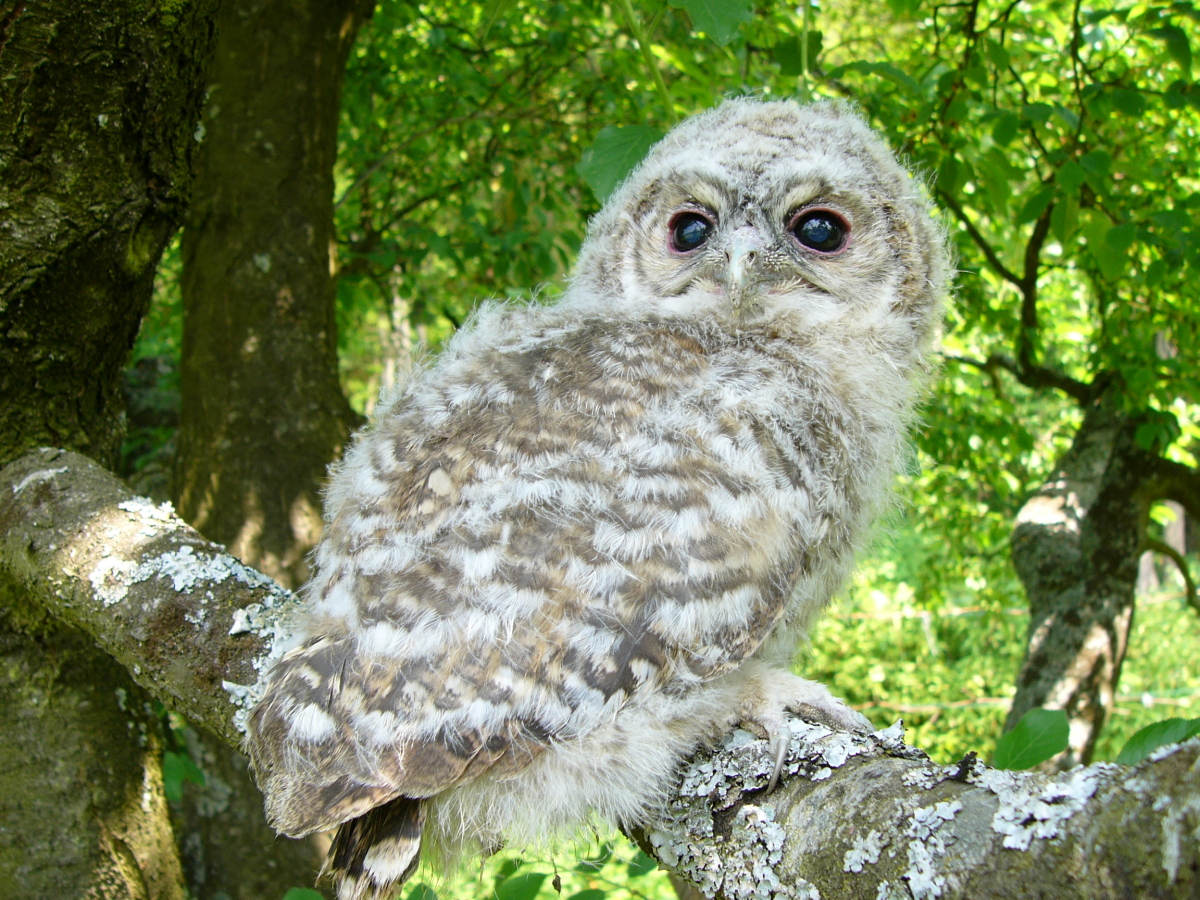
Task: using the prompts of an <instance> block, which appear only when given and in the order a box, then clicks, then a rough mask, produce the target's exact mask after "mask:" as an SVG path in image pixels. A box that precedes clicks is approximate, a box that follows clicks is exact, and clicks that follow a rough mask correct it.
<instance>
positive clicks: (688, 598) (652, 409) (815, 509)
mask: <svg viewBox="0 0 1200 900" xmlns="http://www.w3.org/2000/svg"><path fill="white" fill-rule="evenodd" d="M946 271H947V263H946V258H945V253H944V250H943V245H942V239H941V235H940V233H939V231H938V229H937V228H936V227H935V225H934V224H933V222H932V221H931V219H930V217H929V208H928V204H927V201H926V200H925V199H924V197H923V195H922V192H921V187H920V185H919V184H918V183H917V182H916V181H914V179H913V178H912V177H910V176H909V175H908V173H906V172H905V171H904V169H903V168H901V166H900V165H899V164H898V163H897V162H896V160H895V159H894V157H893V156H892V155H891V153H890V152H889V151H888V149H887V148H886V146H885V145H884V144H883V143H882V141H880V140H879V138H877V137H876V136H875V135H874V134H872V132H871V131H870V130H869V129H868V128H867V127H866V126H865V125H864V124H863V122H862V121H861V120H860V119H859V118H858V117H857V116H856V115H855V114H854V113H853V112H852V111H850V110H849V109H847V108H846V107H844V106H839V105H816V106H808V107H802V106H798V105H796V104H793V103H762V102H756V101H752V100H733V101H729V102H726V103H724V104H723V105H721V106H720V107H719V108H717V109H715V110H712V111H710V112H707V113H705V114H703V115H700V116H697V117H695V118H693V119H690V120H688V121H686V122H684V123H683V124H682V125H680V126H679V127H678V128H676V129H675V130H674V131H672V132H671V133H670V134H669V135H668V136H667V137H666V138H665V139H664V140H663V141H662V142H661V143H660V144H659V145H658V146H657V147H655V148H654V150H653V151H652V152H651V154H650V156H649V157H648V159H647V160H646V161H645V162H644V163H643V164H642V165H641V166H640V167H639V168H638V169H637V170H636V171H635V172H634V173H633V174H632V175H631V176H630V178H629V179H628V181H627V182H626V183H625V184H624V186H623V187H622V188H621V189H620V190H619V191H618V192H617V193H616V194H615V195H614V196H613V197H612V199H611V200H610V201H609V202H608V204H607V205H606V206H605V208H604V209H603V210H602V211H601V212H600V214H599V215H598V216H597V217H596V218H595V220H594V221H593V222H592V224H591V228H590V231H589V236H588V239H587V241H586V242H585V244H584V247H583V249H582V251H581V256H580V260H579V264H578V269H577V273H576V275H575V277H574V280H573V281H572V283H571V286H570V288H569V290H568V291H567V292H566V294H565V296H564V297H563V298H562V300H561V302H559V303H557V304H556V305H554V306H552V307H536V306H526V307H520V308H510V307H502V306H497V305H492V306H485V307H484V308H482V309H481V310H480V311H479V312H478V313H477V314H476V315H475V317H474V319H473V321H472V322H471V324H470V325H468V326H467V327H466V328H464V329H463V331H462V332H461V333H460V334H459V335H457V336H456V337H455V338H454V339H453V340H452V341H451V342H450V344H449V346H448V348H447V349H446V351H445V352H444V353H443V354H442V355H441V356H440V357H439V358H438V360H437V361H436V363H435V364H433V365H432V366H430V367H427V368H424V369H422V370H419V371H417V372H416V373H415V374H413V375H412V376H411V378H410V379H409V380H408V382H407V383H406V384H405V385H404V386H403V387H402V388H401V389H400V390H399V391H397V392H396V393H395V395H394V396H393V397H392V398H391V400H390V401H389V402H388V403H387V404H386V405H384V407H383V408H382V409H381V410H380V412H379V413H378V415H377V416H376V419H375V421H374V423H373V424H372V425H371V426H370V427H369V428H368V429H367V430H366V431H365V432H364V433H362V434H361V435H359V437H358V439H357V440H356V442H355V443H354V445H353V447H352V448H351V449H350V450H349V452H348V453H347V455H346V459H345V461H344V463H343V464H342V465H341V466H340V467H339V468H338V469H337V471H336V472H335V474H334V477H333V479H332V485H331V487H330V490H329V496H328V504H327V506H328V509H327V514H328V517H329V522H328V528H327V530H326V532H325V536H324V538H323V540H322V542H321V544H320V547H319V548H318V550H317V554H316V563H317V574H316V576H315V577H314V578H313V580H312V582H311V584H310V586H309V588H308V589H307V604H308V610H309V613H310V619H309V623H308V626H307V631H306V633H305V637H304V638H303V640H302V641H301V642H300V643H299V645H298V646H296V647H295V649H293V650H292V651H291V652H289V653H288V654H287V655H286V656H284V657H283V659H282V660H281V661H280V662H279V663H278V664H277V665H276V666H275V668H274V670H273V671H272V673H271V676H270V680H269V685H268V688H267V690H266V693H265V695H264V696H263V698H262V700H261V702H259V704H258V705H257V706H256V707H255V709H254V710H253V713H252V715H251V717H250V723H249V736H248V747H249V751H250V754H251V756H252V759H253V762H254V766H255V769H256V771H257V775H258V780H259V784H260V785H261V787H262V788H263V790H264V792H265V794H266V797H267V811H268V814H269V816H270V819H271V821H272V822H273V823H274V825H275V827H276V828H277V829H279V830H280V831H282V832H284V833H285V834H289V835H293V836H300V835H305V834H308V833H310V832H313V831H318V830H323V829H333V828H336V829H337V836H336V838H335V840H334V843H333V847H332V849H331V851H330V860H329V863H328V866H329V868H330V869H331V870H332V872H333V875H334V878H335V881H336V882H337V885H338V888H337V890H338V896H339V897H340V898H343V900H352V898H353V900H358V898H384V897H388V896H391V894H392V893H393V891H394V890H395V888H396V887H397V886H398V885H399V884H401V883H403V881H404V880H405V879H406V878H407V877H408V876H409V875H410V874H411V873H412V872H413V870H414V868H415V866H416V864H417V860H418V853H419V850H420V848H421V847H422V845H424V846H425V847H426V848H427V849H428V850H430V851H432V852H433V853H434V855H437V856H441V857H443V858H446V857H449V858H451V859H452V858H454V857H455V856H456V855H457V854H459V853H461V852H463V851H469V850H472V849H482V850H484V851H487V850H491V849H494V848H496V847H498V846H500V845H501V844H502V843H503V842H505V841H515V842H521V843H527V842H532V841H539V840H543V839H546V838H547V837H549V836H553V835H555V834H562V833H564V832H570V831H572V830H574V829H576V828H578V827H579V825H580V824H581V823H582V822H583V821H584V820H586V818H587V817H588V816H589V814H592V813H595V814H598V815H599V816H602V817H604V818H607V819H609V820H614V821H616V822H618V823H621V824H623V825H634V824H637V823H639V822H640V821H644V820H645V819H646V817H647V816H648V815H649V814H650V813H651V812H653V811H654V810H655V809H656V808H658V807H659V806H660V805H661V804H662V803H663V802H664V800H665V799H666V797H667V794H668V791H669V788H670V786H671V782H672V778H673V773H674V772H675V770H676V767H677V765H678V764H679V762H680V761H681V760H682V759H683V758H685V757H686V756H687V755H688V754H690V753H691V752H692V751H693V750H694V749H695V748H696V747H697V745H698V744H700V743H701V742H704V741H706V740H710V739H713V738H715V737H718V736H720V735H721V734H722V733H724V732H726V731H728V729H730V728H731V727H733V726H734V725H735V724H737V723H739V722H742V723H745V724H747V725H748V726H749V727H751V728H754V729H755V730H757V731H758V732H759V733H763V734H766V735H769V736H771V738H772V740H773V742H774V744H775V746H776V748H777V751H778V752H780V754H782V751H783V750H785V749H786V739H787V729H786V725H785V713H786V711H788V710H796V711H802V712H803V711H806V712H808V713H809V714H811V715H815V716H817V717H819V718H822V719H824V720H825V721H827V722H830V723H832V724H834V725H837V726H839V727H843V728H857V727H861V722H862V720H861V719H860V718H859V717H858V716H857V714H855V713H853V712H852V711H851V710H849V709H848V708H847V707H845V706H844V705H842V704H841V703H840V702H839V701H837V700H835V699H834V698H833V697H831V696H830V694H829V693H828V692H827V691H826V690H825V688H823V687H822V686H820V685H818V684H814V683H812V682H809V681H805V680H803V679H801V678H798V677H796V676H795V675H792V674H791V673H790V672H789V671H788V668H787V667H788V664H789V661H790V660H791V658H792V655H793V653H794V651H795V649H796V646H797V644H798V643H799V642H800V641H801V640H802V639H803V637H804V635H805V633H806V632H807V631H808V629H809V627H810V625H811V623H812V622H813V620H814V618H815V616H816V615H817V614H818V612H819V611H820V610H821V608H822V607H823V606H825V604H826V603H827V602H828V600H829V598H830V595H831V594H832V593H833V591H834V590H835V589H836V588H837V587H838V585H839V584H840V583H841V582H842V580H843V578H844V576H845V575H846V572H847V569H848V567H849V565H850V562H851V558H852V555H853V552H854V550H855V548H856V546H857V545H858V544H859V543H860V540H861V537H862V535H863V532H864V530H865V528H866V527H867V525H868V524H869V521H870V519H871V517H872V515H873V513H874V512H875V511H876V509H877V507H878V506H879V504H880V502H881V499H882V497H883V496H884V495H885V494H886V492H887V485H888V482H889V479H890V478H891V477H892V475H893V472H894V470H895V467H896V461H897V455H898V450H899V447H900V444H901V442H902V439H903V432H904V429H905V425H906V421H907V420H908V419H909V416H910V407H911V403H912V399H913V396H914V394H915V393H916V391H917V390H918V385H919V383H920V381H921V375H922V373H923V369H924V366H923V363H922V354H923V352H924V351H925V350H926V349H927V347H928V346H929V344H930V343H931V340H932V337H933V334H934V332H935V330H936V323H937V319H938V307H939V301H940V297H941V294H942V292H943V287H944V281H945V278H946ZM779 758H780V759H782V755H780V757H779Z"/></svg>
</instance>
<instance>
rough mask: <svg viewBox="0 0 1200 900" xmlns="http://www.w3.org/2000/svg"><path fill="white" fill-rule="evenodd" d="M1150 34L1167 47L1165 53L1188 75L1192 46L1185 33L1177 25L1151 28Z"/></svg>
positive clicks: (1190, 65) (1190, 67) (1190, 66)
mask: <svg viewBox="0 0 1200 900" xmlns="http://www.w3.org/2000/svg"><path fill="white" fill-rule="evenodd" d="M1150 34H1151V35H1153V36H1154V37H1156V38H1158V39H1159V40H1160V41H1162V42H1163V43H1164V44H1166V45H1167V53H1169V54H1170V55H1171V59H1173V60H1175V62H1177V63H1179V66H1180V68H1182V69H1183V71H1184V72H1185V73H1187V74H1189V75H1190V74H1191V72H1192V45H1191V43H1189V41H1188V36H1187V32H1185V31H1184V30H1183V29H1182V28H1180V27H1179V26H1178V25H1164V26H1163V27H1162V28H1152V29H1151V30H1150Z"/></svg>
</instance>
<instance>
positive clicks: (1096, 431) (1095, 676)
mask: <svg viewBox="0 0 1200 900" xmlns="http://www.w3.org/2000/svg"><path fill="white" fill-rule="evenodd" d="M1136 429H1137V422H1136V420H1134V419H1132V418H1131V417H1129V416H1128V415H1125V414H1123V413H1121V412H1118V411H1115V410H1112V409H1110V408H1108V407H1107V406H1106V405H1103V403H1101V404H1099V405H1096V406H1094V407H1093V408H1092V409H1090V410H1088V412H1087V414H1086V415H1085V417H1084V421H1083V424H1082V426H1081V427H1080V429H1079V432H1078V434H1077V435H1076V437H1075V441H1074V443H1073V444H1072V445H1071V448H1070V450H1069V451H1068V452H1067V453H1066V454H1065V455H1064V456H1063V458H1062V460H1060V462H1059V465H1058V466H1057V467H1056V468H1055V471H1054V474H1053V476H1052V477H1051V478H1050V480H1049V481H1048V482H1047V483H1046V484H1045V485H1044V486H1043V487H1042V489H1041V490H1040V491H1039V492H1038V493H1037V494H1036V495H1035V496H1034V497H1033V498H1032V499H1030V500H1029V501H1028V502H1027V503H1026V504H1025V506H1024V508H1023V509H1022V510H1021V513H1020V515H1019V516H1018V517H1017V526H1016V529H1015V531H1014V534H1013V543H1012V555H1013V564H1014V566H1015V567H1016V570H1017V574H1018V576H1020V578H1021V581H1022V583H1023V584H1024V586H1025V592H1026V595H1027V597H1028V599H1029V611H1030V620H1029V635H1028V642H1027V646H1026V651H1025V658H1024V660H1023V662H1022V664H1021V669H1020V673H1019V674H1018V676H1017V693H1016V696H1015V697H1014V699H1013V705H1012V709H1011V711H1010V712H1009V716H1008V720H1007V722H1006V723H1005V729H1006V730H1007V729H1009V728H1012V727H1013V726H1014V725H1015V724H1016V723H1017V721H1018V720H1019V719H1020V718H1021V716H1022V715H1024V714H1025V713H1026V712H1027V711H1028V710H1030V709H1032V708H1033V707H1038V706H1041V707H1046V708H1049V709H1062V710H1065V711H1066V713H1067V717H1068V720H1069V722H1070V729H1071V732H1070V745H1069V747H1068V749H1067V750H1066V751H1065V753H1063V754H1061V755H1060V756H1059V757H1056V759H1055V760H1054V765H1056V766H1058V767H1060V768H1069V767H1070V766H1073V765H1075V764H1077V763H1086V762H1088V761H1090V759H1091V756H1092V751H1093V750H1094V749H1095V746H1096V739H1097V737H1098V736H1099V734H1100V730H1101V728H1102V727H1103V725H1104V723H1105V721H1106V720H1107V718H1108V717H1109V715H1111V713H1112V709H1113V703H1114V700H1115V698H1116V691H1117V682H1118V680H1119V679H1120V675H1121V664H1122V663H1123V662H1124V659H1125V652H1126V650H1127V648H1128V644H1129V630H1130V627H1131V625H1132V622H1133V612H1134V597H1135V588H1136V585H1137V577H1138V557H1139V555H1140V550H1141V539H1142V534H1143V531H1144V528H1145V524H1146V516H1147V511H1148V508H1149V503H1150V500H1151V498H1150V496H1149V494H1148V490H1147V487H1146V486H1147V483H1148V481H1149V477H1150V476H1149V464H1148V463H1149V459H1150V456H1149V454H1148V453H1147V452H1146V451H1144V450H1142V449H1140V448H1139V447H1138V446H1137V443H1136V441H1135V439H1134V435H1135V432H1136Z"/></svg>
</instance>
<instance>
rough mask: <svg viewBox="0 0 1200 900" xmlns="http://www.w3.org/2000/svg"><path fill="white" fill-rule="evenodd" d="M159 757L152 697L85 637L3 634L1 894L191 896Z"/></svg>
mask: <svg viewBox="0 0 1200 900" xmlns="http://www.w3.org/2000/svg"><path fill="white" fill-rule="evenodd" d="M5 624H6V625H9V626H11V623H5ZM161 759H162V743H161V741H160V739H159V723H158V719H157V718H156V717H155V716H154V714H153V712H152V711H151V706H150V703H149V698H148V696H147V695H146V694H145V693H144V692H143V691H142V690H141V689H140V688H139V687H138V686H137V685H135V684H134V683H133V682H132V681H130V679H129V675H128V673H127V672H126V671H125V670H124V669H123V668H121V666H119V665H118V664H117V663H116V662H114V661H113V659H112V658H111V657H109V656H107V655H106V654H104V653H100V652H98V651H97V650H96V646H95V643H94V642H93V641H92V639H91V637H90V636H89V635H86V634H82V633H80V632H78V631H75V630H73V629H64V628H61V627H59V626H57V623H55V627H54V628H53V629H52V630H50V631H47V632H44V633H42V634H39V635H38V636H37V637H30V636H28V635H27V634H18V633H16V632H15V631H13V630H4V631H0V897H6V898H14V900H15V898H18V897H28V898H42V897H45V898H50V897H72V898H74V897H79V898H95V900H150V898H158V900H183V897H184V890H183V873H182V871H181V870H180V864H179V858H178V856H177V854H176V849H175V835H174V833H173V832H172V830H171V824H170V819H169V817H168V815H167V802H166V799H165V797H164V795H163V785H162V771H161Z"/></svg>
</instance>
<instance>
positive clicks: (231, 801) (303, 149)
mask: <svg viewBox="0 0 1200 900" xmlns="http://www.w3.org/2000/svg"><path fill="white" fill-rule="evenodd" d="M372 6H373V0H336V2H335V0H330V2H319V0H227V2H226V3H225V5H224V6H223V8H222V12H221V15H220V17H219V19H218V37H217V47H216V50H215V53H214V62H213V66H212V68H211V69H210V77H209V100H208V105H207V107H206V109H205V114H204V120H203V121H204V126H203V127H204V130H205V138H204V142H203V145H202V147H201V149H200V152H199V156H198V165H197V174H196V183H195V186H194V189H193V202H192V206H191V209H190V211H189V215H188V222H187V226H186V228H185V230H184V237H183V258H184V268H183V297H184V347H183V372H182V375H183V383H182V388H183V397H182V422H181V429H180V433H179V453H178V456H177V458H176V473H175V476H176V477H175V496H176V500H177V505H178V507H179V510H180V513H181V514H182V515H183V516H184V517H185V518H186V519H187V520H188V521H190V522H191V523H192V524H193V525H195V526H196V527H197V528H198V529H199V530H200V531H201V532H202V533H203V534H204V535H205V536H206V537H208V538H210V539H212V540H215V541H219V542H221V543H223V544H226V545H227V546H228V547H229V548H230V550H231V551H232V552H233V554H234V555H235V556H237V557H238V558H240V559H241V560H243V561H245V562H247V563H249V564H251V565H254V566H256V567H258V568H259V569H261V570H263V571H264V572H267V573H268V574H270V575H271V576H272V577H273V578H275V579H276V580H278V581H279V582H280V583H281V584H284V585H286V586H288V587H297V586H299V584H301V583H302V582H303V581H304V580H305V578H306V577H307V554H308V551H309V550H311V549H312V547H313V545H314V544H315V543H316V541H317V539H318V538H319V536H320V533H321V503H320V491H321V486H322V483H323V481H324V477H325V469H326V466H328V464H329V463H330V462H331V461H332V460H333V459H334V458H335V457H336V455H337V454H338V453H339V452H340V450H341V448H342V445H343V444H344V443H345V442H346V439H347V437H348V435H349V430H350V425H351V423H352V421H353V414H352V412H351V410H350V408H349V406H348V405H347V403H346V401H345V399H344V397H343V395H342V392H341V387H340V385H339V382H338V372H337V331H336V321H335V307H334V290H333V282H332V278H331V274H330V263H331V258H330V252H331V247H332V244H333V239H334V233H333V163H334V158H335V155H336V150H337V128H338V113H339V99H340V83H341V76H342V71H343V69H344V67H345V61H346V57H347V54H348V52H349V50H350V47H351V45H352V43H353V41H354V37H355V35H356V34H357V32H358V29H359V26H360V25H361V24H362V22H363V20H364V19H365V17H366V16H368V15H369V14H370V11H371V7H372ZM198 740H199V743H198V745H197V747H196V748H195V749H197V750H198V751H202V753H203V756H204V759H203V766H204V768H205V771H206V772H208V773H209V774H210V776H211V777H212V778H213V779H215V783H216V784H217V788H216V789H217V790H218V791H223V792H225V796H226V797H227V800H226V801H225V802H220V803H216V802H213V798H212V797H211V796H208V795H210V794H211V793H212V791H213V787H212V786H209V787H206V788H205V789H203V790H201V789H193V788H191V787H189V789H188V793H187V796H186V800H185V804H184V806H183V809H182V814H183V818H182V821H181V822H180V823H179V827H180V831H181V834H182V841H181V846H182V848H183V853H184V864H185V866H186V868H187V873H188V883H189V885H190V886H191V888H192V891H193V893H195V894H196V896H197V897H198V898H199V900H205V898H209V897H229V898H234V900H241V898H245V900H252V898H257V897H263V896H282V894H283V893H284V892H285V891H286V890H287V888H288V887H291V886H295V885H306V884H311V883H312V879H313V876H314V875H315V872H316V870H317V868H319V866H320V863H321V859H322V857H323V856H324V850H325V848H324V846H322V845H321V844H320V842H319V841H289V840H286V839H284V840H277V839H276V838H275V835H274V833H273V831H272V830H271V829H270V828H269V827H268V826H267V824H266V819H265V817H264V814H263V807H262V796H261V794H259V792H258V790H257V789H256V788H255V786H254V783H253V781H252V780H251V779H250V777H249V775H248V774H247V772H246V762H245V759H244V757H242V756H241V755H240V754H238V753H237V752H236V751H234V750H232V749H230V748H229V747H228V745H226V744H224V743H222V742H220V741H214V740H207V739H204V738H203V737H201V738H199V739H198Z"/></svg>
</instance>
